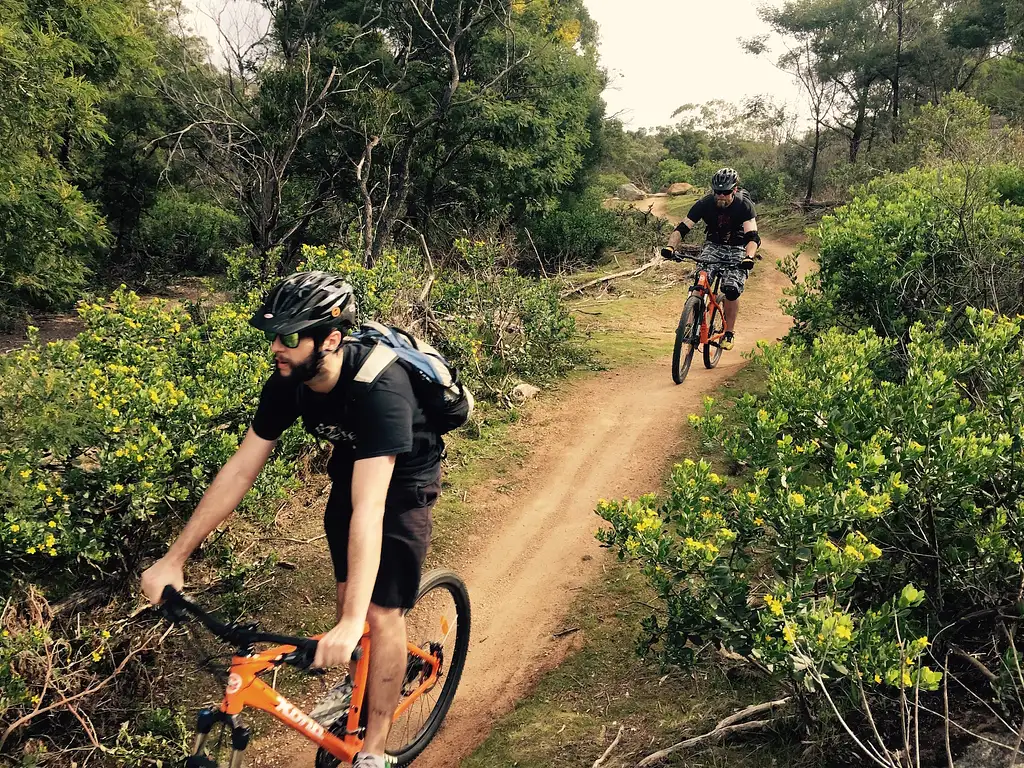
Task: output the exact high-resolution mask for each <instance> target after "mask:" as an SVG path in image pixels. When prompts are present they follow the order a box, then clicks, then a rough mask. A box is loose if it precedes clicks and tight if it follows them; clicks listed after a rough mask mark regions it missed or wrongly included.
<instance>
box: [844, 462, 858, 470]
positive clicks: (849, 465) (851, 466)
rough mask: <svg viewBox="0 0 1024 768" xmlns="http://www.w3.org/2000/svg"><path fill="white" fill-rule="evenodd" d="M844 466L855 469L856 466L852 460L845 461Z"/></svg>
mask: <svg viewBox="0 0 1024 768" xmlns="http://www.w3.org/2000/svg"><path fill="white" fill-rule="evenodd" d="M846 466H847V467H849V468H850V469H856V468H857V465H856V464H854V463H853V462H852V461H848V462H846Z"/></svg>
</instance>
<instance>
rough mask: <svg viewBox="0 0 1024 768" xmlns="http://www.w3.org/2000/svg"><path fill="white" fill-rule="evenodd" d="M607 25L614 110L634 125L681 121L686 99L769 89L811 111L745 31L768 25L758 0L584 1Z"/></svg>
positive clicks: (604, 35)
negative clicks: (749, 47) (749, 45)
mask: <svg viewBox="0 0 1024 768" xmlns="http://www.w3.org/2000/svg"><path fill="white" fill-rule="evenodd" d="M584 3H585V4H586V6H587V10H589V11H590V15H591V16H593V18H594V20H595V21H596V22H597V23H598V26H599V27H600V34H601V43H600V53H601V63H602V65H603V66H604V67H605V69H607V70H608V74H609V76H610V78H611V82H610V84H609V87H608V89H607V90H606V91H605V93H604V98H605V101H606V102H607V103H608V113H609V114H614V113H616V112H618V113H620V118H621V119H622V120H623V122H626V123H628V125H629V126H630V127H632V128H641V127H654V126H658V125H668V124H671V123H673V122H675V121H674V120H673V119H672V112H674V111H675V109H676V108H677V107H680V106H682V105H683V104H688V103H695V104H699V103H702V102H705V101H710V100H711V99H716V98H718V99H725V100H726V101H733V102H738V101H741V100H742V99H743V98H744V97H746V96H754V95H756V94H759V93H768V94H771V95H772V96H774V97H775V100H776V102H777V103H785V104H788V105H789V106H790V107H792V108H793V109H794V110H795V111H797V112H798V113H801V114H802V113H803V112H804V111H806V110H805V107H804V103H803V99H802V98H801V94H800V90H799V87H798V86H797V85H796V84H795V83H794V82H793V79H792V78H791V77H790V76H789V75H787V74H784V73H782V72H780V71H779V70H777V69H776V68H775V67H773V66H772V64H771V61H769V60H768V59H766V58H759V57H755V56H750V55H748V54H746V53H744V52H743V50H742V49H741V48H740V45H739V42H738V38H741V37H743V38H747V37H754V36H757V35H762V34H765V33H767V32H768V27H767V25H766V24H765V23H764V22H762V21H761V20H760V19H759V18H758V17H757V5H759V3H755V2H754V0H584Z"/></svg>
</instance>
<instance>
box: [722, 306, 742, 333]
mask: <svg viewBox="0 0 1024 768" xmlns="http://www.w3.org/2000/svg"><path fill="white" fill-rule="evenodd" d="M722 303H723V305H724V306H723V307H722V311H723V312H724V313H725V330H727V331H732V330H733V328H734V327H735V325H736V317H737V316H738V315H739V313H740V300H739V299H736V300H735V301H729V299H726V300H725V301H724V302H722Z"/></svg>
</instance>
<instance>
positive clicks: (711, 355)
mask: <svg viewBox="0 0 1024 768" xmlns="http://www.w3.org/2000/svg"><path fill="white" fill-rule="evenodd" d="M724 300H725V297H724V296H718V297H717V303H716V304H715V308H714V309H713V310H712V311H711V320H710V322H709V323H708V343H707V344H705V345H704V367H705V368H714V367H715V366H716V365H718V361H719V360H720V359H721V358H722V339H723V338H724V337H725V315H724V314H723V312H722V306H723V304H722V302H723V301H724Z"/></svg>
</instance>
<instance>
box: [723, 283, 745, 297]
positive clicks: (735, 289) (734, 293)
mask: <svg viewBox="0 0 1024 768" xmlns="http://www.w3.org/2000/svg"><path fill="white" fill-rule="evenodd" d="M722 293H724V294H725V298H726V299H728V300H729V301H736V300H737V299H738V298H739V297H740V294H741V293H743V289H742V288H740V287H739V286H738V285H723V286H722Z"/></svg>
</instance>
